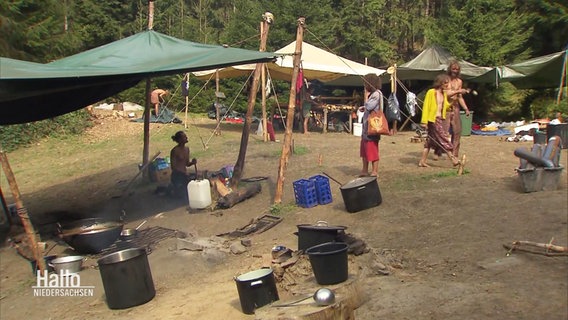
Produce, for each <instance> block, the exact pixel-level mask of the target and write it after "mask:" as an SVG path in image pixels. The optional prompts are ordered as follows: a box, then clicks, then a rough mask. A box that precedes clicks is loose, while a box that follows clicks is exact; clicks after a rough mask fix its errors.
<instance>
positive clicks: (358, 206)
mask: <svg viewBox="0 0 568 320" xmlns="http://www.w3.org/2000/svg"><path fill="white" fill-rule="evenodd" d="M339 189H340V190H341V196H342V197H343V202H344V203H345V209H347V211H348V212H351V213H353V212H357V211H361V210H365V209H368V208H372V207H376V206H378V205H380V204H381V202H383V198H382V197H381V191H380V190H379V184H378V182H377V178H376V177H360V178H356V179H354V180H351V181H349V182H347V183H346V184H344V185H342V186H341V187H340V188H339Z"/></svg>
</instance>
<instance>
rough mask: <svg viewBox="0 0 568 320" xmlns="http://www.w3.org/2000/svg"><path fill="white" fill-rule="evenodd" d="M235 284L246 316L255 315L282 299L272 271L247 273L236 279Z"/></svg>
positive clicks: (259, 270) (264, 270) (266, 269)
mask: <svg viewBox="0 0 568 320" xmlns="http://www.w3.org/2000/svg"><path fill="white" fill-rule="evenodd" d="M235 282H236V283H237V291H238V292H239V300H240V301H241V308H242V310H243V313H245V314H253V313H254V310H256V309H258V308H260V307H262V306H265V305H267V304H269V303H271V302H274V301H277V300H279V299H280V298H279V297H278V289H277V288H276V281H275V280H274V274H273V272H272V269H269V268H264V269H258V270H255V271H251V272H247V273H245V274H242V275H240V276H238V277H236V278H235Z"/></svg>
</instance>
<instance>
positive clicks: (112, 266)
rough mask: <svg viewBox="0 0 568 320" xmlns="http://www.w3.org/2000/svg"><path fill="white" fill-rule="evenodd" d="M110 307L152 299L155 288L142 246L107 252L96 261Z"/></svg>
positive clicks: (134, 304) (132, 304)
mask: <svg viewBox="0 0 568 320" xmlns="http://www.w3.org/2000/svg"><path fill="white" fill-rule="evenodd" d="M97 263H98V265H99V271H100V273H101V278H102V280H103V287H104V289H105V295H106V301H107V305H108V307H109V308H110V309H126V308H130V307H134V306H137V305H141V304H144V303H146V302H148V301H150V300H152V299H153V298H154V296H155V295H156V290H155V289H154V281H153V280H152V272H151V271H150V265H149V263H148V256H147V254H146V250H145V249H141V248H132V249H126V250H122V251H118V252H115V253H111V254H108V255H106V256H104V257H102V258H100V259H99V260H98V261H97Z"/></svg>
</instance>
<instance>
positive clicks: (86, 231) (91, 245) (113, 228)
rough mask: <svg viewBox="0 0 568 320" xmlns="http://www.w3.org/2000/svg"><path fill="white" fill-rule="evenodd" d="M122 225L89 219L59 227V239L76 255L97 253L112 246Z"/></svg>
mask: <svg viewBox="0 0 568 320" xmlns="http://www.w3.org/2000/svg"><path fill="white" fill-rule="evenodd" d="M123 228H124V224H123V223H122V222H120V221H109V220H105V219H101V218H89V219H82V220H77V221H73V222H71V223H66V224H63V225H59V237H60V238H62V239H63V240H64V241H65V242H66V243H67V244H68V245H69V246H71V247H72V248H73V249H75V251H77V252H78V253H83V254H92V253H99V252H101V251H102V250H103V249H106V248H108V247H109V246H110V245H112V244H113V243H114V242H115V241H116V240H118V237H119V236H120V233H121V232H122V229H123Z"/></svg>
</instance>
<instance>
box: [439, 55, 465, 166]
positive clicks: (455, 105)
mask: <svg viewBox="0 0 568 320" xmlns="http://www.w3.org/2000/svg"><path fill="white" fill-rule="evenodd" d="M447 72H448V75H449V76H450V86H449V92H452V93H456V94H450V93H449V92H448V101H449V102H450V108H449V109H448V112H447V115H446V121H445V123H444V127H445V128H446V131H449V132H450V135H451V137H452V138H451V141H452V144H453V146H454V151H453V155H454V157H456V158H457V157H459V153H460V144H461V132H462V123H461V118H460V107H461V108H462V109H463V110H464V111H465V115H466V116H467V117H469V109H468V107H467V104H466V103H465V100H464V98H463V95H462V93H469V89H462V86H463V81H462V80H461V79H460V73H461V67H460V65H459V63H458V62H457V61H451V62H450V65H449V66H448V70H447Z"/></svg>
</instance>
